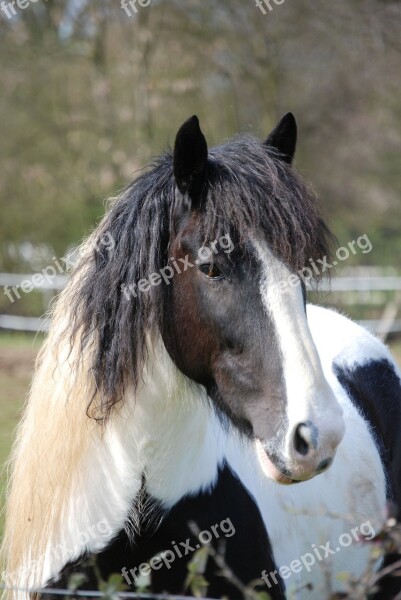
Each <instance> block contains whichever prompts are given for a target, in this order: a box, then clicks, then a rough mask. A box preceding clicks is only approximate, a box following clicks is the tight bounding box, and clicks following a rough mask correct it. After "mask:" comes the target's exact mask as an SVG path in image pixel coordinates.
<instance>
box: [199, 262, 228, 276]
mask: <svg viewBox="0 0 401 600" xmlns="http://www.w3.org/2000/svg"><path fill="white" fill-rule="evenodd" d="M199 269H200V270H201V271H202V273H204V274H205V275H206V276H207V277H210V279H220V278H221V277H223V273H222V272H221V271H220V269H219V268H218V267H216V265H212V264H211V263H205V264H204V265H199Z"/></svg>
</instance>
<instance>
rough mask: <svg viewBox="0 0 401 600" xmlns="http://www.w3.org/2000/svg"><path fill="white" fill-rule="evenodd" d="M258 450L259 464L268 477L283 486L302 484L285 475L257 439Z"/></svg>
mask: <svg viewBox="0 0 401 600" xmlns="http://www.w3.org/2000/svg"><path fill="white" fill-rule="evenodd" d="M256 450H257V455H258V459H259V463H260V465H261V467H262V470H263V472H264V474H265V475H267V477H269V478H270V479H273V481H276V482H277V483H281V485H293V484H294V483H301V480H299V479H291V478H290V477H288V476H287V475H284V473H282V472H281V471H280V470H279V469H278V468H277V467H276V465H275V464H274V463H273V461H272V460H271V459H270V458H269V456H268V454H267V453H266V450H265V449H264V448H263V445H262V442H261V441H260V440H258V439H256Z"/></svg>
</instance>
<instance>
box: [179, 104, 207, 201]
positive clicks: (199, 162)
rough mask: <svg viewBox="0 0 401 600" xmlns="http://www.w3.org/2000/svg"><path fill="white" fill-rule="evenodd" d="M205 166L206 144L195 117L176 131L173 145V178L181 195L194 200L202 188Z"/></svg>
mask: <svg viewBox="0 0 401 600" xmlns="http://www.w3.org/2000/svg"><path fill="white" fill-rule="evenodd" d="M206 165H207V143H206V139H205V136H204V135H203V133H202V131H201V129H200V127H199V119H198V117H197V116H196V115H194V116H193V117H191V118H190V119H188V120H187V121H185V123H184V124H183V125H181V127H180V129H179V130H178V133H177V136H176V138H175V144H174V176H175V180H176V182H177V186H178V189H179V190H180V192H181V193H182V194H188V195H189V196H190V197H192V198H194V196H196V195H197V194H198V193H199V192H200V190H201V187H202V182H203V179H204V175H205V171H206Z"/></svg>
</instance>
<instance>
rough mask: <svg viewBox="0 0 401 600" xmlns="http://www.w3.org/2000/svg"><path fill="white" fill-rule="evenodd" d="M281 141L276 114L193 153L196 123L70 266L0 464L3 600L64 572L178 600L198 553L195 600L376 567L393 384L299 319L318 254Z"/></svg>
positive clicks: (319, 314)
mask: <svg viewBox="0 0 401 600" xmlns="http://www.w3.org/2000/svg"><path fill="white" fill-rule="evenodd" d="M296 141H297V125H296V121H295V118H294V116H293V115H292V114H291V113H287V114H286V115H284V117H282V119H281V120H280V121H279V123H278V124H277V125H276V127H275V128H274V129H273V131H272V132H271V133H270V134H269V135H268V137H267V138H266V139H265V140H264V141H263V142H262V141H260V140H259V139H256V138H255V137H253V136H250V135H240V136H237V137H235V138H233V139H232V140H229V141H227V142H225V143H224V144H223V145H221V146H217V147H215V148H212V149H209V148H208V145H207V142H206V139H205V136H204V135H203V133H202V131H201V128H200V124H199V120H198V118H197V117H196V116H193V117H191V118H190V119H188V120H187V121H186V122H185V123H184V124H183V125H182V126H181V127H180V129H179V130H178V133H177V135H176V139H175V144H174V148H173V150H172V151H171V150H168V151H167V152H165V153H164V154H162V155H161V156H160V157H159V158H157V159H156V160H155V161H154V163H153V164H152V165H151V166H150V167H149V169H148V170H147V171H146V172H144V173H142V174H141V175H140V176H139V177H137V178H136V179H135V180H134V181H133V182H132V183H131V184H130V185H128V187H127V188H126V189H125V190H124V191H123V192H122V193H121V194H120V196H119V197H118V198H117V199H116V200H115V201H114V202H113V203H112V205H111V207H110V208H109V210H108V212H107V213H106V215H105V217H104V218H103V220H102V221H101V223H100V224H99V225H98V227H97V228H96V229H95V230H94V231H93V233H92V234H91V235H90V236H89V237H88V238H87V240H86V241H85V242H84V243H83V245H82V246H81V248H80V250H79V260H78V264H77V265H76V267H75V268H74V270H73V272H72V274H71V277H70V279H69V283H68V285H67V286H66V288H65V289H64V291H63V292H62V293H61V295H60V297H59V298H58V300H57V302H56V304H55V306H54V307H53V309H52V321H51V327H50V331H49V334H48V337H47V339H46V341H45V343H44V345H43V348H42V350H41V351H40V354H39V357H38V363H37V367H36V372H35V375H34V379H33V383H32V387H31V390H30V394H29V398H28V400H27V404H26V407H25V411H24V415H23V418H22V420H21V424H20V426H19V429H18V434H17V437H16V441H15V444H14V447H13V451H12V456H11V462H10V472H11V475H10V481H9V487H8V498H7V509H6V529H5V535H4V541H3V549H2V554H3V557H4V560H5V564H6V570H5V574H4V581H5V583H6V587H8V588H9V592H8V596H9V598H12V599H13V600H14V599H15V600H16V599H18V600H22V599H25V598H29V597H30V593H31V591H32V590H36V591H38V590H43V589H45V588H47V592H51V589H52V588H60V587H66V586H67V585H68V581H69V579H70V577H71V574H72V573H75V572H76V571H79V572H80V573H83V574H84V577H85V581H82V582H81V589H83V590H85V589H86V590H87V589H96V586H97V585H98V582H99V581H98V580H99V577H100V578H101V579H102V580H107V578H108V577H109V576H110V575H111V574H113V573H118V574H121V578H122V580H123V581H124V582H125V583H126V584H127V585H128V586H129V587H130V589H132V590H135V589H136V587H137V585H138V582H139V581H140V578H138V576H139V575H140V576H143V577H147V578H148V585H149V586H150V590H151V592H152V593H155V594H156V593H158V592H162V593H170V594H185V595H188V594H190V593H191V590H190V589H189V588H188V582H187V576H188V568H189V562H190V561H192V560H193V559H194V556H196V554H195V553H197V552H200V551H203V550H204V548H205V547H206V548H207V551H208V554H207V556H206V558H205V559H204V560H205V565H204V569H203V571H204V577H205V580H206V582H207V595H208V597H210V598H220V597H222V596H223V595H225V596H226V597H228V598H230V599H231V600H236V599H237V598H238V599H239V598H243V597H244V587H246V586H249V585H253V582H257V587H256V589H257V590H261V591H265V592H267V593H268V597H270V598H273V599H275V600H276V599H277V600H278V599H281V600H282V599H283V598H289V597H293V596H291V594H293V593H295V595H296V597H297V598H308V599H309V598H312V599H319V600H321V599H322V598H329V597H331V594H334V593H339V594H340V593H345V592H346V591H347V589H348V587H347V586H348V582H347V580H346V578H345V577H344V576H342V577H340V578H339V577H338V575H339V574H340V573H342V572H346V573H348V575H349V577H352V578H353V579H354V580H355V579H357V578H360V577H362V576H363V575H364V574H365V573H366V570H367V569H368V568H372V557H371V545H370V544H369V543H368V542H369V540H371V539H376V537H377V534H378V533H379V532H380V531H381V529H382V527H383V526H384V524H385V522H386V518H387V508H388V503H389V502H393V503H394V504H395V505H399V501H400V489H399V482H400V469H401V466H400V462H401V461H400V456H401V451H400V436H399V431H400V424H401V402H400V400H401V374H400V371H399V370H398V368H397V366H396V364H395V362H394V360H393V358H392V356H391V354H390V352H389V351H388V349H387V348H386V347H385V346H384V345H383V344H382V343H381V342H380V341H379V340H378V339H376V338H375V337H374V336H372V335H371V334H370V333H368V332H367V331H366V330H364V329H362V328H361V327H360V326H358V325H356V324H355V323H353V322H352V321H350V320H349V319H347V318H346V317H344V316H342V315H340V314H338V313H336V312H334V311H331V310H328V309H324V308H321V307H318V306H313V305H309V304H307V302H306V291H305V285H304V283H303V280H302V277H301V276H300V273H301V272H302V269H304V268H305V267H306V266H310V265H311V264H312V263H313V264H315V265H318V264H320V263H319V261H321V262H322V261H323V259H324V260H326V258H327V256H329V247H330V244H331V234H330V231H329V229H328V228H327V226H326V224H325V222H324V220H323V219H322V217H321V214H320V211H319V207H318V202H317V199H316V196H315V194H314V193H313V192H312V190H311V189H310V187H309V186H307V185H306V184H305V183H304V182H303V181H302V179H301V178H300V176H299V175H298V174H297V173H296V171H295V169H294V167H293V165H292V163H293V158H294V154H295V148H296ZM314 275H315V277H316V279H318V273H316V270H315V271H314ZM390 559H392V558H391V557H390ZM390 559H389V558H388V557H384V558H377V557H376V559H375V561H374V567H375V568H379V567H380V565H382V564H387V563H386V561H388V560H390ZM221 561H223V567H222V563H221ZM383 561H384V562H383ZM203 571H202V572H203ZM227 573H228V574H229V576H227ZM400 589H401V587H400V584H399V583H398V584H397V581H396V580H393V579H392V580H391V582H390V584H389V587H388V588H387V591H385V589H384V588H382V589H381V590H380V594H381V595H379V597H380V598H386V597H388V598H393V597H394V595H395V593H396V591H399V590H400ZM38 594H39V596H40V592H38ZM386 594H387V595H386ZM43 597H45V596H43ZM46 597H47V596H46ZM50 597H52V595H51V594H50ZM55 597H56V596H55Z"/></svg>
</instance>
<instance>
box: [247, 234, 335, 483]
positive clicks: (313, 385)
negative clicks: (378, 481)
mask: <svg viewBox="0 0 401 600" xmlns="http://www.w3.org/2000/svg"><path fill="white" fill-rule="evenodd" d="M255 248H256V250H257V253H258V256H259V258H260V260H261V262H262V278H261V283H260V291H261V296H262V301H263V303H264V306H265V308H266V311H267V312H268V314H269V318H270V320H271V322H272V324H273V326H274V328H275V332H276V336H277V340H278V344H279V347H280V350H281V354H282V360H283V373H284V379H285V383H286V392H287V398H286V406H287V419H288V431H287V433H286V436H285V438H286V441H285V445H284V447H283V448H281V453H282V456H283V458H285V459H286V460H288V461H289V463H292V462H293V461H297V462H299V461H301V460H302V462H303V463H304V466H306V465H307V463H310V464H309V466H308V468H313V464H315V463H316V467H317V466H318V464H319V463H320V461H321V460H324V459H326V458H329V457H333V455H334V452H335V448H336V446H337V445H338V443H339V442H340V441H341V439H342V437H343V434H344V423H343V420H342V409H341V407H340V405H339V404H338V402H337V400H336V398H335V396H334V394H333V392H332V390H331V388H330V386H329V384H328V382H327V380H326V378H325V377H324V374H323V369H322V366H321V362H320V358H319V355H318V352H317V349H316V346H315V344H314V342H313V339H312V336H311V333H310V330H309V326H308V322H307V319H306V313H305V308H304V302H303V295H302V286H301V282H300V280H299V277H298V276H297V275H294V274H293V273H291V272H290V271H289V269H288V268H287V267H286V266H285V265H284V264H283V263H281V262H280V261H279V260H277V259H276V258H275V257H274V256H273V255H272V253H271V251H270V250H269V249H268V247H267V245H265V244H264V243H262V242H256V243H255ZM306 422H310V423H312V424H313V426H314V428H317V429H315V431H316V432H317V436H316V438H317V439H316V443H317V446H316V449H315V450H314V451H313V452H311V453H309V455H308V456H307V457H305V458H304V459H302V457H301V456H300V455H297V453H296V452H295V450H294V432H295V429H296V428H297V426H298V425H299V424H300V423H306ZM296 470H297V468H296V465H295V471H294V469H293V471H292V472H293V473H296ZM301 470H302V467H300V471H301Z"/></svg>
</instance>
